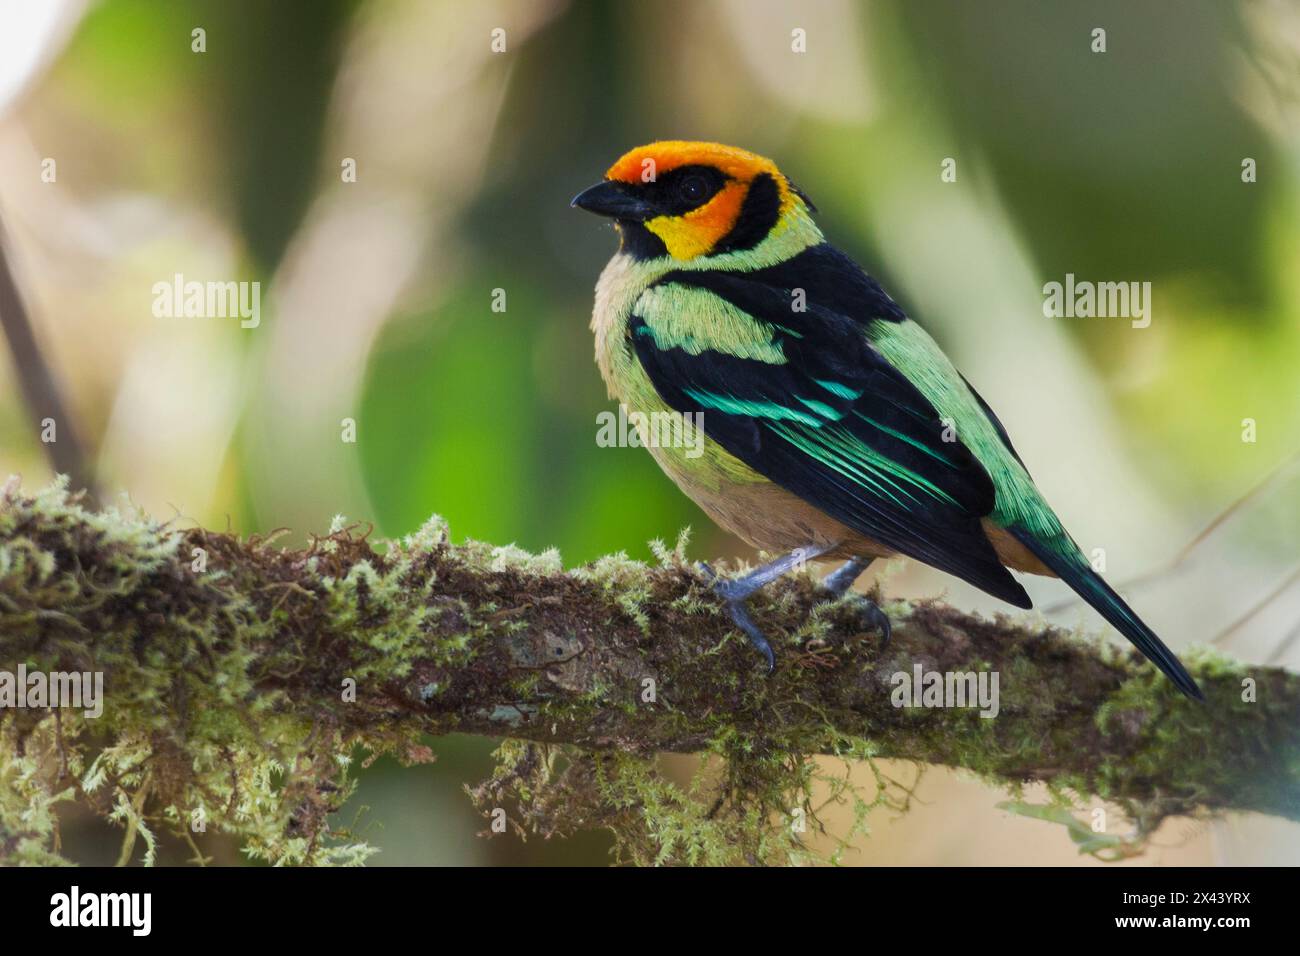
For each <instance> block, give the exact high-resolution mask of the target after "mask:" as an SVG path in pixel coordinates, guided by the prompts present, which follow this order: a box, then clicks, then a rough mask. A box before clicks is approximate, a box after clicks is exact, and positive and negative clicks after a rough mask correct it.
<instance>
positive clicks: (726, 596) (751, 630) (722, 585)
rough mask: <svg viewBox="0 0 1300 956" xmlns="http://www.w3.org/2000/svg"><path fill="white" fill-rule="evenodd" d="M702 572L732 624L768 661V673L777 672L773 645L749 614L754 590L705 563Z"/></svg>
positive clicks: (701, 564)
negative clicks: (721, 576)
mask: <svg viewBox="0 0 1300 956" xmlns="http://www.w3.org/2000/svg"><path fill="white" fill-rule="evenodd" d="M700 570H701V571H703V572H704V575H705V577H706V578H708V580H709V581H710V582H711V583H712V586H713V590H714V592H715V593H716V594H717V595H718V597H720V598H722V600H723V603H724V604H726V606H727V613H729V614H730V615H731V620H732V622H733V623H734V624H735V625H736V627H738V628H739V629H740V631H741V633H743V634H744V635H745V636H746V637H747V638H749V643H751V644H753V645H754V647H756V648H757V649H758V652H759V653H760V654H762V655H763V659H764V660H766V661H767V672H768V673H769V674H771V673H772V672H773V671H774V670H776V653H775V652H774V651H773V650H772V645H771V643H770V642H769V641H768V639H767V635H765V634H764V633H763V630H762V628H760V627H759V626H758V625H757V624H756V623H754V618H753V617H752V616H751V615H750V613H749V606H748V605H747V604H746V603H745V601H746V599H747V598H748V597H749V596H750V595H751V594H752V593H753V589H752V588H746V587H745V585H744V582H741V581H730V580H727V579H726V578H720V577H718V575H717V572H715V571H714V570H713V568H711V567H709V566H708V565H707V564H705V563H704V562H703V561H701V562H700Z"/></svg>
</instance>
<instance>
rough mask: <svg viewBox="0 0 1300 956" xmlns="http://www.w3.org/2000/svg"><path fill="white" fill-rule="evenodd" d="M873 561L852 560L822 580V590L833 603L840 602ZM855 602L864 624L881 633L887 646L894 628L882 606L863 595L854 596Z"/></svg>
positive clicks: (870, 559) (871, 559)
mask: <svg viewBox="0 0 1300 956" xmlns="http://www.w3.org/2000/svg"><path fill="white" fill-rule="evenodd" d="M873 560H874V559H873V558H850V559H849V560H848V561H845V562H844V563H843V564H842V565H840V566H839V567H838V568H836V569H835V570H834V571H832V572H831V573H830V574H828V575H826V577H824V578H822V583H821V586H822V590H823V591H825V592H826V593H827V594H828V595H830V599H831V600H832V601H837V600H839V599H840V598H842V597H844V595H845V594H848V593H849V590H850V589H851V588H852V587H853V583H854V582H855V581H857V579H858V578H859V577H861V576H862V572H863V571H865V570H867V567H868V565H870V564H871V562H872V561H873ZM853 600H854V602H855V603H856V604H857V605H858V613H859V614H860V615H861V617H862V622H863V624H865V625H866V626H867V627H869V628H873V629H875V630H878V631H880V635H881V639H882V643H883V644H884V645H886V646H887V645H888V644H889V637H890V633H891V631H892V627H891V626H890V623H889V618H888V617H886V616H885V612H884V611H882V610H881V609H880V605H878V604H876V602H875V601H873V600H871V599H870V598H867V597H864V596H863V595H861V594H855V595H853Z"/></svg>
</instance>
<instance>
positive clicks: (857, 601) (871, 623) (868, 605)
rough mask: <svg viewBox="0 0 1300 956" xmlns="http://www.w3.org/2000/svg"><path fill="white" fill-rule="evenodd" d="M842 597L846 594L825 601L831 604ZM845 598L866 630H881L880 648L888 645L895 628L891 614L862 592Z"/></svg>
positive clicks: (882, 648)
mask: <svg viewBox="0 0 1300 956" xmlns="http://www.w3.org/2000/svg"><path fill="white" fill-rule="evenodd" d="M840 598H844V595H840V596H839V597H832V598H830V599H828V600H827V601H826V602H824V603H828V604H829V603H831V602H832V601H836V600H840ZM844 599H845V600H846V601H848V602H849V603H850V604H852V610H853V614H854V616H855V617H856V618H857V620H858V622H859V624H860V625H861V627H862V629H863V630H864V631H879V632H880V649H881V650H882V651H883V650H884V649H885V648H886V647H888V646H889V639H890V637H892V636H893V630H894V628H893V625H892V624H891V623H890V621H889V615H887V614H886V613H885V612H884V611H882V610H881V609H880V605H879V604H877V603H876V602H875V601H873V600H871V598H869V597H866V596H865V595H862V594H850V595H848V596H847V598H844Z"/></svg>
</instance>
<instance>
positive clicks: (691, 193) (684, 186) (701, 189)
mask: <svg viewBox="0 0 1300 956" xmlns="http://www.w3.org/2000/svg"><path fill="white" fill-rule="evenodd" d="M677 189H678V191H679V192H680V193H681V195H682V198H683V199H686V200H688V201H690V202H699V201H700V200H701V199H703V198H704V197H705V195H707V194H708V191H709V184H708V183H706V182H705V181H704V177H703V176H687V177H686V178H685V179H683V180H682V182H681V185H680V186H678V187H677Z"/></svg>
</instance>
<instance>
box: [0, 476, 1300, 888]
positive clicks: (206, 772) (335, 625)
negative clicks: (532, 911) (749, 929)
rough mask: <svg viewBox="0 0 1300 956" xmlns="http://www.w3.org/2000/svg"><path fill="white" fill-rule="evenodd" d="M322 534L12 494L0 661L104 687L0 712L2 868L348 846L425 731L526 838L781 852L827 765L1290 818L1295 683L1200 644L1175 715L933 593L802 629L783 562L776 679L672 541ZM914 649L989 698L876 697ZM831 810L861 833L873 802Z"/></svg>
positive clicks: (1296, 776) (842, 795)
mask: <svg viewBox="0 0 1300 956" xmlns="http://www.w3.org/2000/svg"><path fill="white" fill-rule="evenodd" d="M336 524H337V525H339V526H336V527H335V528H333V529H332V530H331V532H330V534H329V535H327V536H326V537H323V538H318V539H314V540H313V543H312V544H311V546H310V547H309V548H306V549H289V548H280V547H276V546H274V544H273V540H272V538H266V537H260V538H259V537H253V538H249V539H243V540H241V539H238V538H236V537H234V536H232V535H229V534H224V533H215V532H211V531H205V530H202V529H182V528H178V527H172V526H169V525H167V524H160V523H158V522H155V521H152V520H150V519H148V518H146V517H145V516H143V515H137V514H122V513H119V512H117V511H113V510H108V511H104V512H93V511H89V510H86V509H84V508H82V507H81V506H80V504H79V503H78V501H77V500H76V498H75V497H70V496H69V495H67V493H66V492H65V490H64V488H63V486H62V485H56V486H55V487H53V488H51V489H49V490H47V491H45V492H42V493H40V494H37V495H34V496H32V495H26V494H24V493H23V492H21V491H20V490H19V488H18V486H17V484H16V482H14V481H11V482H10V484H9V485H8V486H7V487H6V488H5V490H4V492H3V499H2V501H0V670H9V671H14V670H15V669H16V668H17V666H18V665H20V664H22V665H25V667H26V668H27V669H28V670H29V671H32V670H41V671H47V672H49V671H65V672H66V671H82V672H93V671H100V672H103V674H104V675H105V676H104V687H105V704H104V709H103V714H102V716H101V717H99V718H98V719H87V718H85V717H84V716H82V714H81V712H80V711H75V710H70V709H66V708H65V709H63V710H62V711H58V712H51V711H45V710H39V709H35V710H33V709H27V710H15V709H7V710H3V711H0V863H3V862H12V861H16V860H28V861H45V862H50V861H53V860H56V859H58V857H57V854H56V846H57V832H56V831H57V822H56V817H55V816H54V814H53V807H54V805H55V804H56V803H57V802H59V801H60V800H81V801H85V802H87V803H89V804H90V805H91V806H92V807H95V808H97V809H99V810H100V811H101V812H102V813H104V814H105V815H106V816H109V817H110V818H112V819H114V820H117V821H119V822H120V823H122V825H123V826H124V827H126V828H127V831H128V835H129V839H130V841H131V844H132V845H134V842H135V835H136V834H137V832H138V833H140V834H141V835H143V836H144V837H145V839H144V840H143V841H142V843H141V845H142V846H144V847H146V849H147V853H152V848H153V846H154V837H153V833H154V831H155V830H156V829H157V828H159V827H162V828H164V829H171V830H173V831H175V832H176V833H177V834H178V835H180V836H182V837H183V838H185V839H189V837H190V834H191V833H192V832H193V831H194V830H195V829H204V830H206V828H207V827H213V828H214V829H217V830H222V831H226V832H230V833H234V834H236V835H237V836H238V837H239V838H240V840H241V841H242V843H243V846H244V848H245V851H246V852H248V853H250V854H252V855H255V856H260V857H264V858H268V859H272V860H276V861H282V862H311V863H322V862H357V861H360V860H362V859H364V858H365V856H366V855H367V853H368V852H369V850H368V848H367V847H365V845H364V844H361V843H357V842H353V841H352V839H351V837H350V835H349V834H347V833H346V832H344V831H340V830H338V829H337V828H331V826H330V823H331V821H330V820H329V815H330V814H331V813H332V812H334V811H336V810H337V809H339V808H340V807H341V805H342V803H343V802H344V801H345V800H346V799H347V796H348V794H349V792H350V785H349V782H348V774H347V764H348V758H349V755H350V754H352V753H353V751H354V749H355V748H356V747H357V746H358V745H360V746H363V747H365V748H367V749H368V750H369V751H370V752H372V753H395V754H396V755H397V756H399V757H400V758H402V759H404V760H409V761H420V760H426V759H429V757H430V751H429V748H428V747H427V745H426V744H427V736H426V735H434V736H437V735H442V734H446V733H449V732H463V733H473V734H484V735H489V736H493V737H508V738H511V740H510V741H509V742H507V744H506V745H504V746H503V748H502V751H501V756H502V766H501V767H500V768H499V770H498V772H497V774H496V775H495V776H494V778H493V779H492V780H490V781H488V782H487V783H485V784H484V785H483V786H481V787H479V788H478V789H477V790H476V791H474V795H475V797H476V799H477V800H478V801H479V802H480V804H481V806H482V807H483V808H484V809H485V810H490V809H491V808H492V807H493V806H500V805H502V804H503V803H507V802H508V803H510V804H511V806H512V808H513V809H512V811H511V812H512V819H513V821H514V822H515V823H516V825H520V824H522V825H523V826H524V827H526V828H527V829H529V830H540V831H542V832H546V833H550V832H559V831H565V830H571V829H575V828H578V827H583V826H603V827H608V828H610V829H612V830H613V831H614V832H615V834H616V836H617V838H618V841H619V844H620V846H621V848H622V850H623V852H624V853H625V854H626V855H627V856H629V857H631V858H633V859H637V860H642V861H653V860H664V861H684V862H722V861H728V860H736V859H742V860H744V859H748V860H753V861H770V860H786V859H789V858H790V856H791V854H796V855H797V854H799V853H801V852H802V851H803V843H802V839H801V838H800V837H799V836H798V834H797V828H794V830H795V832H794V835H792V828H791V827H790V826H789V825H788V824H789V818H788V816H787V815H788V814H789V813H790V811H791V810H792V809H793V808H797V807H804V808H806V809H808V810H810V811H811V810H814V809H815V807H814V806H813V805H812V804H811V802H810V800H811V791H812V789H813V784H814V782H815V781H816V780H817V779H819V774H820V772H821V771H820V770H819V767H820V764H819V763H818V762H817V761H815V760H814V759H812V758H813V757H815V756H816V755H823V754H829V755H837V756H840V757H843V758H845V759H854V760H857V759H865V760H868V761H870V760H872V759H873V758H883V757H888V758H906V759H910V760H914V761H917V762H919V763H927V764H928V763H933V764H943V765H948V766H952V767H960V768H966V769H968V770H971V771H973V772H975V773H977V774H979V775H981V776H982V777H984V778H986V779H988V780H989V781H992V782H994V783H997V784H1001V785H1004V786H1007V787H1009V788H1011V789H1013V790H1016V789H1018V788H1019V786H1020V785H1021V784H1023V783H1025V782H1036V781H1037V782H1045V783H1047V784H1049V785H1050V788H1051V793H1052V794H1054V799H1055V800H1057V801H1058V802H1064V803H1066V804H1068V803H1069V801H1071V800H1075V801H1077V800H1080V799H1084V800H1086V799H1092V798H1100V799H1103V800H1106V801H1110V802H1113V803H1116V804H1118V805H1120V806H1121V807H1123V808H1124V809H1125V810H1126V811H1127V813H1128V815H1129V816H1130V817H1131V818H1132V819H1133V820H1134V821H1136V824H1137V830H1138V832H1139V833H1146V832H1149V831H1150V830H1151V829H1152V828H1153V827H1154V825H1155V824H1156V823H1158V822H1159V821H1160V820H1161V819H1163V818H1165V817H1167V816H1169V815H1172V814H1191V813H1205V812H1217V811H1225V810H1252V811H1259V812H1263V813H1267V814H1273V815H1278V816H1283V817H1287V818H1290V819H1300V677H1297V676H1296V675H1293V674H1289V673H1286V672H1285V671H1282V670H1279V669H1277V668H1265V667H1254V666H1248V665H1245V664H1240V663H1235V662H1232V661H1228V660H1225V659H1224V658H1222V657H1219V656H1214V655H1210V654H1208V653H1204V652H1202V653H1194V654H1192V655H1191V656H1190V660H1189V662H1188V663H1189V669H1190V670H1191V672H1192V673H1193V675H1194V676H1195V677H1196V678H1197V680H1198V681H1200V683H1201V686H1202V687H1203V688H1204V689H1205V692H1206V697H1207V702H1206V703H1205V704H1196V703H1193V702H1190V701H1187V700H1185V699H1183V698H1182V697H1181V696H1179V695H1178V694H1177V692H1176V691H1174V690H1173V688H1172V687H1171V686H1170V685H1169V684H1168V683H1167V682H1166V681H1165V680H1164V679H1163V678H1162V677H1161V676H1160V675H1159V674H1158V673H1156V672H1155V671H1154V669H1153V668H1151V667H1150V666H1149V665H1147V664H1145V663H1143V662H1141V661H1140V660H1138V659H1136V658H1135V657H1134V655H1133V654H1131V653H1130V652H1128V651H1127V650H1120V649H1116V648H1113V647H1111V646H1110V645H1107V644H1104V643H1102V642H1100V641H1096V640H1092V641H1089V640H1083V639H1080V638H1077V637H1074V636H1071V635H1069V634H1066V633H1063V632H1062V631H1060V630H1057V629H1055V628H1051V627H1048V626H1046V625H1044V624H1042V623H1038V622H1035V621H1033V620H1029V619H1024V618H1021V619H1009V618H1005V617H1001V616H999V617H998V618H997V619H996V620H994V621H989V620H985V619H983V618H980V617H976V616H972V615H970V614H967V613H964V612H962V611H959V610H956V609H954V608H952V607H948V606H946V605H944V604H941V603H938V602H934V601H923V602H917V603H901V602H896V603H893V604H890V605H888V607H887V610H888V611H889V613H890V614H891V616H892V617H893V620H894V622H895V630H894V639H893V642H892V643H891V644H890V645H889V646H888V647H887V648H882V646H881V643H880V640H879V638H878V636H876V635H874V634H861V633H859V630H860V628H859V626H858V624H857V616H856V614H855V613H854V605H853V603H852V601H851V600H848V601H842V602H840V603H838V604H835V605H829V606H823V607H821V608H819V609H817V610H816V611H814V612H813V613H812V614H811V615H810V613H809V612H810V609H812V608H813V607H814V605H815V604H816V602H817V594H816V590H815V586H814V582H813V581H812V579H811V578H810V577H808V576H806V575H805V576H796V577H794V578H793V579H791V580H790V581H788V582H785V583H782V584H779V585H777V586H774V587H772V588H771V589H770V593H768V594H766V595H764V596H762V597H760V598H758V599H757V600H756V602H755V612H756V616H757V619H758V620H760V621H761V622H762V623H763V626H764V627H765V628H766V629H767V630H768V633H769V634H772V635H781V636H783V637H784V639H783V640H780V641H778V642H777V643H778V646H777V651H778V661H779V663H778V667H777V670H776V673H775V674H774V675H772V676H771V677H768V676H765V675H764V673H763V668H762V666H761V663H760V659H759V657H758V655H756V654H755V652H754V651H753V649H752V648H751V647H750V646H749V645H748V644H747V643H746V641H745V640H744V639H743V637H741V636H740V635H739V634H737V633H736V632H735V630H734V629H733V628H732V626H731V625H730V622H729V619H728V617H727V616H726V615H725V613H723V611H722V609H721V607H720V605H719V603H718V601H717V600H716V599H715V598H714V597H713V596H712V594H711V592H710V590H709V588H708V586H707V584H706V582H705V581H704V579H703V577H702V576H701V575H700V574H699V572H698V571H697V570H695V569H694V568H693V567H692V566H691V565H690V564H689V563H688V562H686V560H685V558H684V556H683V553H682V552H683V546H682V543H681V542H679V545H678V547H677V549H676V550H669V549H665V548H662V547H660V548H657V552H658V554H659V557H660V563H659V565H658V566H651V565H646V564H642V563H638V562H635V561H631V560H628V559H627V558H625V557H623V556H613V557H608V558H604V559H601V560H600V561H597V562H595V563H593V564H590V565H587V566H584V567H581V568H577V569H573V570H567V571H566V570H565V569H564V568H563V567H562V565H561V562H560V558H559V556H558V555H557V554H555V553H553V552H548V553H545V554H541V555H531V554H528V553H525V552H523V551H520V550H518V549H516V548H513V547H503V548H494V547H491V546H488V545H484V544H478V543H473V542H467V543H464V544H454V543H452V542H451V541H450V539H449V537H448V533H447V529H446V527H445V525H443V524H442V523H441V522H440V521H438V520H434V521H431V522H430V523H429V524H427V525H426V526H425V527H424V528H422V529H421V530H420V531H419V532H417V533H416V534H414V535H412V536H410V537H409V538H407V539H405V540H404V541H402V542H395V543H392V544H390V545H389V546H388V547H386V548H384V549H377V548H376V547H374V546H372V544H371V543H370V542H369V541H368V540H367V539H366V536H365V535H361V534H358V533H357V532H356V531H355V529H348V528H344V527H342V526H341V522H338V523H336ZM916 665H920V666H921V667H922V668H923V670H924V671H926V672H929V671H938V672H968V671H973V672H984V671H987V672H990V673H992V672H996V673H997V674H998V675H999V685H998V686H999V694H1000V701H999V709H998V713H997V716H996V717H995V718H992V719H985V718H982V717H980V716H979V713H978V711H977V710H976V709H971V708H956V707H939V708H900V707H896V706H894V700H893V697H894V694H893V692H894V689H895V682H894V680H893V678H894V675H896V674H898V673H900V672H901V673H907V674H911V673H912V672H913V670H914V667H915V666H916ZM556 745H565V746H563V747H557V746H556ZM664 751H675V752H686V753H707V754H710V755H717V756H720V757H722V758H725V759H723V760H721V761H717V760H715V761H712V762H711V763H709V762H706V763H707V764H708V766H710V767H711V768H712V769H710V770H707V771H706V772H704V773H702V774H701V775H700V777H698V778H697V780H696V781H695V783H693V784H692V785H691V786H690V787H680V786H676V785H673V784H672V783H671V782H670V781H668V780H667V779H666V778H664V777H663V776H661V775H660V774H659V773H658V771H657V769H656V766H655V764H654V761H653V757H654V754H655V753H657V752H664ZM877 779H878V781H879V780H880V779H881V778H880V777H879V776H878V777H877ZM887 790H888V785H887V784H886V783H884V782H882V783H881V786H880V793H879V794H878V795H877V798H876V802H882V801H885V802H887V801H888V798H887V796H886V791H887ZM823 796H824V794H823ZM832 797H833V798H834V799H837V800H840V801H847V800H852V801H853V803H854V806H855V808H856V810H857V812H856V814H855V820H857V821H858V822H859V823H860V822H861V818H862V816H863V814H864V813H865V810H866V809H868V808H869V806H870V805H869V804H868V803H866V802H865V801H864V800H863V799H862V798H861V796H860V795H858V794H857V793H856V791H853V790H852V789H851V788H841V789H838V790H837V789H834V788H833V789H832ZM1076 805H1077V804H1076ZM814 819H815V818H814ZM196 821H200V822H202V823H203V824H204V826H203V827H202V828H200V827H197V826H195V823H196Z"/></svg>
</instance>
